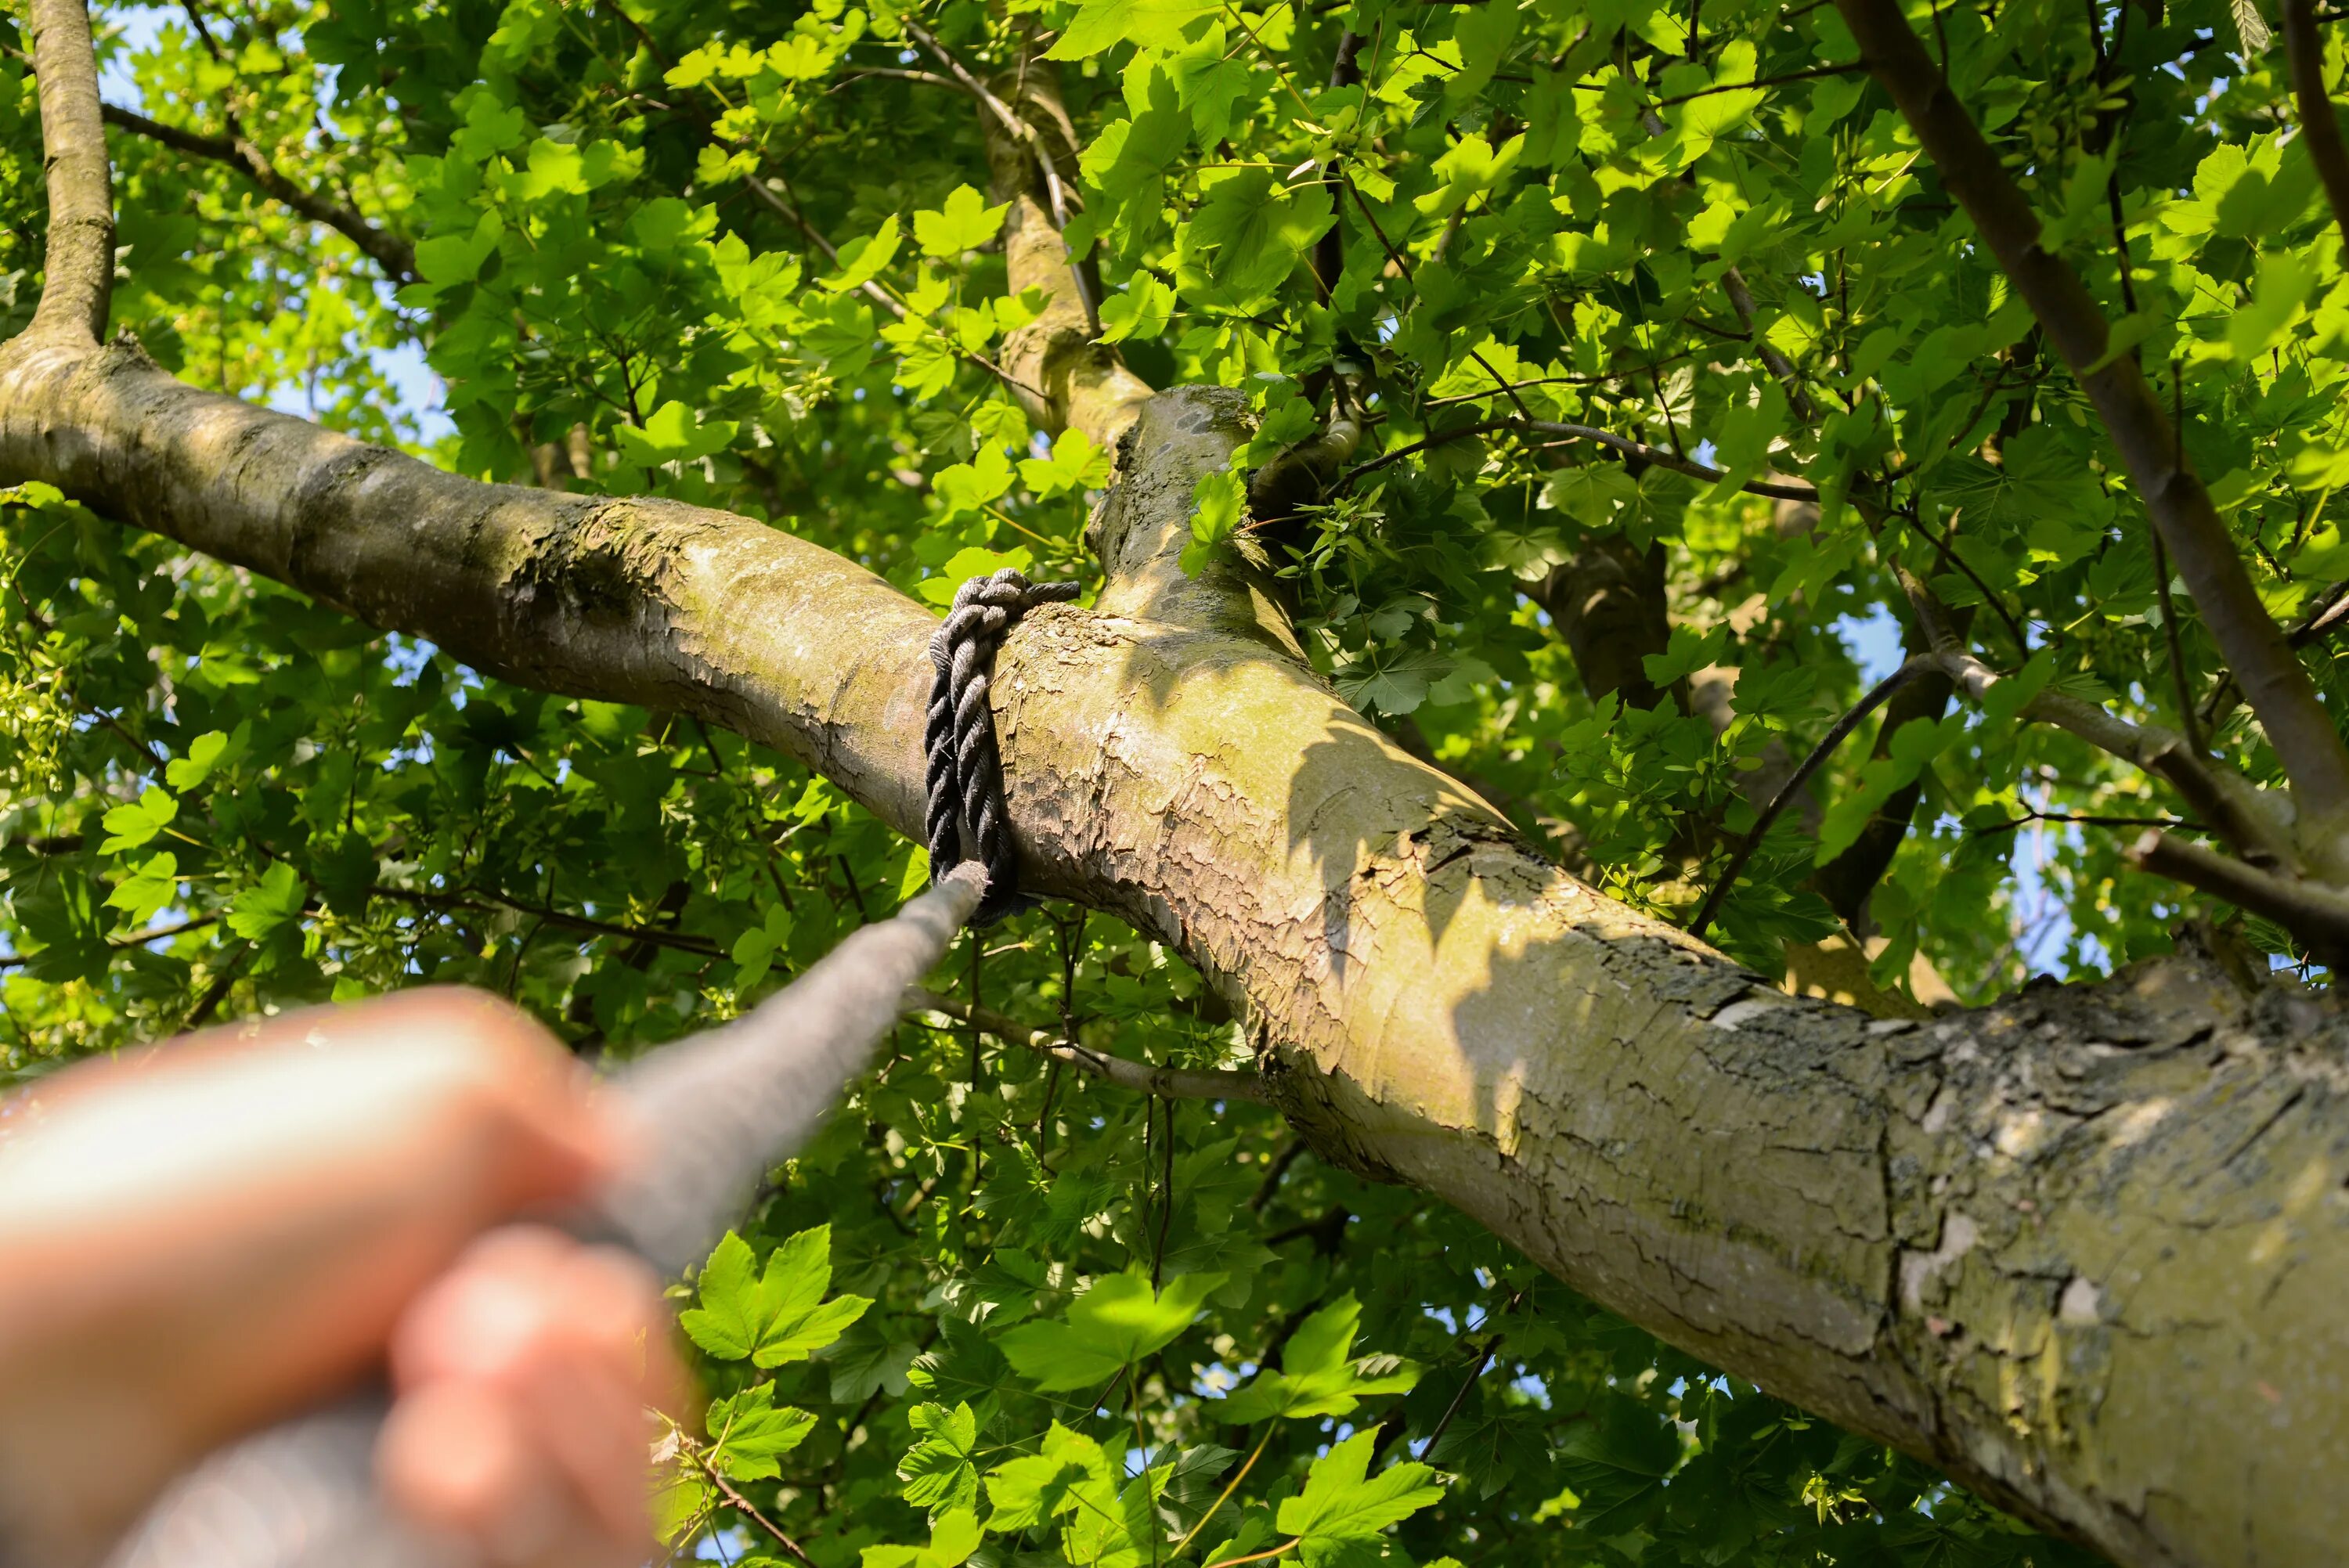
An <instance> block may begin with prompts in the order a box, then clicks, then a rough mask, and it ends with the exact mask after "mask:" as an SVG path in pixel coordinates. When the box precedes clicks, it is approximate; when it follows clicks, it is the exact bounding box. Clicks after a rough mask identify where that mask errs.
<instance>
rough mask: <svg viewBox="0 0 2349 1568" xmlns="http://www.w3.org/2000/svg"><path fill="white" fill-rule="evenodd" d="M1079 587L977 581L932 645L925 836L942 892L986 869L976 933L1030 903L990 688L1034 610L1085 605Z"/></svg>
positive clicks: (1010, 578) (1004, 576) (1006, 576)
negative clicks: (1003, 655)
mask: <svg viewBox="0 0 2349 1568" xmlns="http://www.w3.org/2000/svg"><path fill="white" fill-rule="evenodd" d="M1077 592H1078V584H1076V583H1030V582H1029V581H1028V579H1027V578H1026V577H1025V576H1023V575H1021V574H1020V573H1019V570H1018V569H1017V568H1016V567H1010V566H1007V567H1005V568H1003V570H1001V571H1000V572H998V573H995V574H994V575H992V576H989V577H974V578H972V579H971V580H970V581H969V582H968V583H964V584H963V585H962V587H961V588H960V590H958V591H957V593H956V594H955V600H954V608H953V609H952V610H951V611H949V612H948V613H947V618H946V620H945V622H944V623H943V624H940V626H939V627H938V629H937V631H936V633H934V634H932V635H931V637H930V663H931V665H933V666H934V667H935V668H936V672H937V673H936V677H935V678H934V679H933V680H932V682H931V685H930V708H929V716H928V722H927V724H926V726H925V727H924V730H923V737H922V748H923V750H924V751H925V752H926V754H927V757H928V759H929V767H928V770H927V774H926V783H927V786H928V800H927V810H926V812H925V815H924V821H923V830H924V831H923V836H924V837H925V838H926V839H927V840H928V841H929V849H930V881H931V882H932V883H933V885H935V884H936V882H938V880H939V879H940V878H942V877H944V876H945V875H946V874H947V872H950V871H952V870H953V869H954V868H955V867H956V866H957V864H959V863H960V862H961V861H965V860H973V859H975V860H978V861H980V862H982V863H983V864H984V865H985V866H986V867H987V897H986V899H985V900H984V901H983V902H982V903H980V904H979V906H978V913H977V914H976V915H974V916H973V917H972V920H973V923H975V924H978V925H990V924H992V923H995V922H996V921H999V920H1000V919H1002V918H1003V917H1004V916H1005V915H1007V914H1009V913H1012V912H1013V911H1014V910H1018V909H1023V908H1026V907H1027V906H1028V903H1030V901H1028V900H1024V899H1022V898H1021V897H1020V896H1019V871H1018V867H1017V866H1016V865H1015V864H1014V860H1013V854H1012V848H1011V824H1010V821H1009V813H1008V811H1007V810H1006V808H1005V806H1004V803H1003V758H1002V754H1001V752H1000V751H999V750H998V749H997V747H996V741H995V714H994V712H993V710H992V709H991V708H989V707H988V700H987V688H988V678H989V676H991V675H992V673H993V671H994V668H995V655H996V652H997V650H998V649H999V648H1001V647H1002V645H1003V639H1004V636H1005V634H1007V633H1009V631H1010V630H1011V628H1012V626H1013V624H1015V623H1017V622H1018V621H1019V617H1020V616H1021V615H1023V614H1026V613H1027V612H1028V610H1029V609H1030V606H1032V605H1036V604H1045V603H1054V602H1056V601H1066V600H1070V599H1074V598H1075V597H1076V596H1077Z"/></svg>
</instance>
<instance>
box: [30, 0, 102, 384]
mask: <svg viewBox="0 0 2349 1568" xmlns="http://www.w3.org/2000/svg"><path fill="white" fill-rule="evenodd" d="M29 20H30V23H31V28H32V35H33V63H34V68H35V69H36V71H37V72H38V73H39V81H40V92H41V147H42V155H43V159H44V160H45V162H46V164H47V176H48V178H47V185H48V196H49V240H48V253H47V261H46V262H45V263H44V272H43V282H42V288H41V303H40V305H39V306H38V308H37V309H36V310H35V312H34V314H33V325H32V326H31V328H30V329H29V330H28V331H27V332H26V337H27V338H38V339H45V340H52V341H55V342H57V343H59V344H63V345H67V346H88V345H95V344H96V343H97V342H98V340H99V339H100V338H102V337H104V336H105V335H106V315H107V308H108V306H109V304H110V303H111V302H112V299H113V295H114V194H113V182H112V177H111V175H110V174H109V170H108V168H107V162H106V127H105V124H104V122H103V121H102V120H101V119H99V118H98V52H97V50H96V48H95V47H94V46H92V44H91V43H90V36H89V12H88V9H87V8H86V7H85V6H84V5H83V4H82V0H32V8H31V15H30V17H29Z"/></svg>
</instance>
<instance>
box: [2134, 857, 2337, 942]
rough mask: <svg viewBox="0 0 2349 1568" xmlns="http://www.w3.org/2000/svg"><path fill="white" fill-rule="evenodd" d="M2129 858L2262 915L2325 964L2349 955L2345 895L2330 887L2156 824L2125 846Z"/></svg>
mask: <svg viewBox="0 0 2349 1568" xmlns="http://www.w3.org/2000/svg"><path fill="white" fill-rule="evenodd" d="M2128 857H2129V859H2130V860H2132V861H2136V862H2137V865H2139V866H2140V867H2142V868H2143V869H2145V870H2147V871H2149V872H2153V873H2154V874H2155V875H2157V876H2165V877H2168V878H2169V879H2170V880H2171V881H2172V882H2184V883H2185V884H2186V885H2187V886H2189V887H2198V888H2200V889H2201V890H2202V891H2203V892H2207V893H2210V894H2212V895H2214V896H2216V897H2219V898H2222V899H2225V900H2226V901H2227V902H2228V903H2231V904H2234V905H2236V906H2237V907H2238V908H2240V909H2247V910H2249V911H2251V913H2253V914H2259V915H2265V916H2266V917H2267V918H2268V919H2270V920H2272V921H2274V922H2275V923H2277V924H2278V925H2281V926H2282V927H2283V928H2284V929H2285V930H2286V931H2289V932H2291V933H2292V934H2293V935H2295V936H2297V937H2299V938H2300V939H2301V940H2302V941H2303V942H2305V943H2307V944H2308V945H2309V947H2310V948H2311V949H2312V950H2313V951H2314V952H2315V953H2316V954H2317V955H2318V956H2319V957H2321V958H2322V959H2323V961H2324V962H2325V963H2327V964H2338V963H2340V962H2341V961H2342V959H2343V958H2344V956H2349V898H2344V897H2342V896H2341V895H2340V894H2339V893H2337V892H2333V890H2332V889H2330V888H2326V887H2321V886H2319V885H2317V884H2316V883H2314V882H2301V881H2296V880H2294V879H2293V878H2291V877H2284V876H2278V875H2276V874H2275V873H2274V872H2265V871H2261V869H2260V868H2258V867H2257V866H2253V865H2248V864H2246V863H2244V862H2243V861H2239V860H2234V859H2231V858H2230V857H2228V856H2226V855H2222V854H2220V853H2219V852H2218V851H2215V850H2210V849H2206V848H2205V847H2203V846H2202V845H2200V844H2198V843H2196V842H2194V841H2192V840H2191V839H2181V838H2179V837H2178V836H2177V835H2176V834H2174V833H2165V832H2163V831H2162V830H2160V829H2159V828H2148V829H2147V830H2145V832H2144V833H2143V834H2142V835H2140V836H2139V837H2138V839H2137V842H2136V843H2134V844H2132V845H2130V846H2129V851H2128Z"/></svg>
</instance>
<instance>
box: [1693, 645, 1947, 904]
mask: <svg viewBox="0 0 2349 1568" xmlns="http://www.w3.org/2000/svg"><path fill="white" fill-rule="evenodd" d="M1935 662H1936V661H1935V659H1934V656H1933V655H1930V654H1918V655H1914V656H1913V657H1911V658H1909V659H1908V660H1907V661H1905V662H1904V663H1903V664H1902V665H1901V666H1900V667H1899V669H1897V670H1894V671H1893V672H1892V673H1891V674H1890V675H1889V676H1885V677H1884V678H1883V679H1882V680H1880V681H1878V682H1877V683H1876V685H1875V686H1871V687H1869V688H1868V695H1867V696H1863V697H1861V698H1860V699H1859V701H1858V702H1857V703H1856V704H1855V705H1853V707H1852V709H1851V711H1850V712H1848V713H1847V714H1845V715H1844V716H1843V717H1841V718H1838V719H1837V720H1836V721H1835V726H1834V727H1833V728H1831V729H1829V730H1828V731H1827V732H1826V735H1825V736H1824V737H1823V738H1821V739H1820V741H1819V743H1818V744H1817V745H1816V746H1814V747H1812V748H1811V753H1810V755H1809V756H1807V757H1806V758H1803V760H1802V764H1801V766H1799V767H1797V768H1796V769H1795V770H1794V772H1792V773H1790V774H1788V775H1787V776H1786V781H1785V783H1784V784H1781V785H1779V786H1778V792H1777V793H1776V794H1775V795H1773V796H1772V797H1770V803H1769V804H1768V805H1767V806H1764V807H1763V808H1762V814H1761V815H1760V816H1759V817H1756V818H1755V819H1754V829H1753V831H1751V832H1749V833H1747V834H1746V835H1745V840H1744V842H1743V843H1741V844H1739V845H1738V846H1737V852H1736V853H1734V854H1733V855H1731V856H1730V857H1729V864H1728V865H1726V866H1725V867H1723V869H1722V872H1721V875H1719V876H1718V877H1716V878H1714V879H1713V887H1712V889H1711V891H1709V892H1706V894H1705V895H1704V902H1703V903H1701V904H1699V905H1697V909H1696V914H1695V916H1694V918H1692V920H1690V922H1689V923H1688V932H1689V934H1690V935H1691V936H1702V935H1703V934H1704V928H1705V927H1706V926H1707V925H1709V924H1711V923H1712V922H1713V914H1714V913H1715V912H1716V911H1718V910H1719V909H1720V908H1721V901H1722V900H1723V899H1724V898H1726V897H1728V896H1729V890H1730V889H1731V888H1732V887H1733V886H1735V885H1736V882H1737V879H1738V876H1739V875H1740V873H1742V872H1744V870H1745V863H1746V862H1747V861H1750V860H1752V859H1753V858H1754V851H1755V850H1758V849H1760V848H1761V847H1762V840H1763V838H1764V836H1765V835H1766V834H1768V832H1769V831H1770V824H1771V823H1773V822H1775V821H1776V820H1778V817H1779V814H1780V813H1781V812H1783V811H1785V809H1786V808H1787V807H1788V806H1789V805H1791V804H1792V803H1793V802H1794V800H1795V797H1797V796H1799V795H1800V794H1801V793H1802V792H1803V786H1805V785H1806V784H1808V783H1809V782H1810V781H1811V775H1812V774H1814V773H1816V772H1817V771H1818V770H1819V769H1820V768H1821V767H1823V766H1824V765H1825V764H1826V759H1827V758H1830V757H1832V756H1834V755H1835V753H1836V748H1837V747H1839V746H1841V745H1842V744H1843V743H1844V741H1845V740H1846V739H1847V738H1849V737H1850V735H1851V732H1852V731H1853V730H1855V729H1857V728H1858V727H1859V726H1860V724H1861V722H1862V721H1863V720H1864V719H1866V718H1867V717H1868V715H1869V714H1871V713H1874V712H1875V711H1876V710H1877V709H1878V708H1879V707H1883V706H1884V704H1885V702H1886V701H1887V699H1889V697H1890V696H1892V694H1893V693H1894V692H1897V691H1899V689H1900V688H1901V687H1902V686H1907V685H1908V684H1909V682H1910V681H1912V680H1914V679H1916V678H1917V677H1918V676H1920V675H1922V674H1924V673H1925V672H1926V671H1927V670H1929V669H1931V668H1933V667H1934V665H1935Z"/></svg>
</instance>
